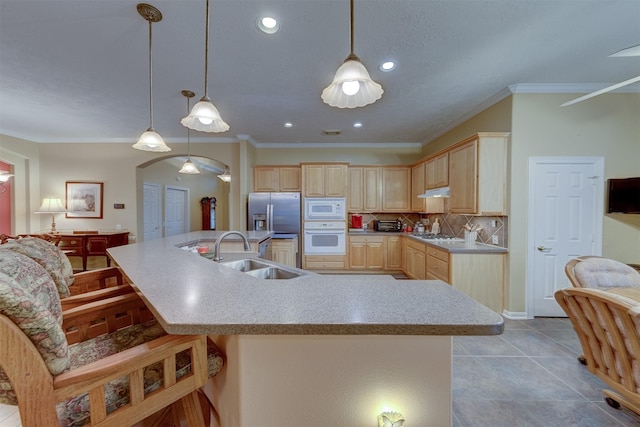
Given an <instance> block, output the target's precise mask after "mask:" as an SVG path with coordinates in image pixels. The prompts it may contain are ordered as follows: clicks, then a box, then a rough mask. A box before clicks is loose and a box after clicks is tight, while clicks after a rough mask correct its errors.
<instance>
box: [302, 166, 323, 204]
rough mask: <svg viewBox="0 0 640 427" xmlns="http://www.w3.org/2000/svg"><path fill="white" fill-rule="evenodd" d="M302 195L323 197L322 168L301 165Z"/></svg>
mask: <svg viewBox="0 0 640 427" xmlns="http://www.w3.org/2000/svg"><path fill="white" fill-rule="evenodd" d="M302 174H303V187H304V188H303V189H302V191H303V193H304V195H305V196H307V197H324V166H323V165H303V166H302Z"/></svg>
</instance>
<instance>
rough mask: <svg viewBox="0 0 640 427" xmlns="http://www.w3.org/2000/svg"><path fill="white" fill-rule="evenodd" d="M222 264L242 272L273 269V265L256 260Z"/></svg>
mask: <svg viewBox="0 0 640 427" xmlns="http://www.w3.org/2000/svg"><path fill="white" fill-rule="evenodd" d="M220 264H222V265H224V266H225V267H230V268H233V269H234V270H238V271H242V272H248V271H251V270H257V269H260V268H267V267H271V265H269V264H266V263H264V262H260V261H256V260H255V259H239V260H236V261H227V262H221V263H220Z"/></svg>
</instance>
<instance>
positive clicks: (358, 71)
mask: <svg viewBox="0 0 640 427" xmlns="http://www.w3.org/2000/svg"><path fill="white" fill-rule="evenodd" d="M383 93H384V90H383V89H382V86H380V85H379V84H378V83H376V82H374V81H373V80H371V77H370V76H369V72H368V71H367V69H366V68H365V66H364V65H362V62H360V59H359V58H358V57H357V56H356V55H353V54H352V55H349V57H348V58H347V59H346V60H345V61H344V63H343V64H342V65H341V66H340V68H338V71H336V75H335V77H334V78H333V82H331V84H330V85H329V86H327V87H326V88H325V89H324V90H323V91H322V100H323V101H324V102H325V103H327V104H329V105H330V106H332V107H338V108H356V107H364V106H365V105H369V104H373V103H374V102H376V101H377V100H378V99H380V98H381V97H382V94H383Z"/></svg>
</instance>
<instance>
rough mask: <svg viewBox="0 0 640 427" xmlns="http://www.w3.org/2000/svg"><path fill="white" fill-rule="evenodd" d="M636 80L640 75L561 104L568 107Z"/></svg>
mask: <svg viewBox="0 0 640 427" xmlns="http://www.w3.org/2000/svg"><path fill="white" fill-rule="evenodd" d="M635 82H640V76H638V77H634V78H632V79H629V80H625V81H623V82H620V83H616V84H614V85H612V86H609V87H605V88H604V89H600V90H597V91H595V92H591V93H589V94H587V95H584V96H581V97H580V98H576V99H573V100H571V101H567V102H565V103H564V104H562V105H560V106H561V107H566V106H568V105H573V104H576V103H578V102H581V101H584V100H586V99H589V98H593V97H594V96H598V95H602V94H603V93H607V92H611V91H612V90H616V89H618V88H621V87H623V86H627V85H630V84H631V83H635Z"/></svg>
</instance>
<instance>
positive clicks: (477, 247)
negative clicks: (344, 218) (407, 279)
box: [348, 230, 509, 254]
mask: <svg viewBox="0 0 640 427" xmlns="http://www.w3.org/2000/svg"><path fill="white" fill-rule="evenodd" d="M348 234H349V236H404V237H406V238H408V239H412V240H414V241H416V242H420V243H424V244H425V245H431V246H435V247H438V248H441V249H445V250H447V251H449V252H451V253H478V254H483V253H487V254H496V253H498V254H501V253H505V254H506V253H507V252H509V250H508V249H507V248H503V247H502V246H495V245H488V244H486V243H475V242H474V243H467V242H465V241H464V239H460V238H456V239H451V240H428V239H423V238H421V237H420V236H416V235H414V234H411V233H403V232H395V231H369V230H367V231H366V232H364V231H349V233H348Z"/></svg>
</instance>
